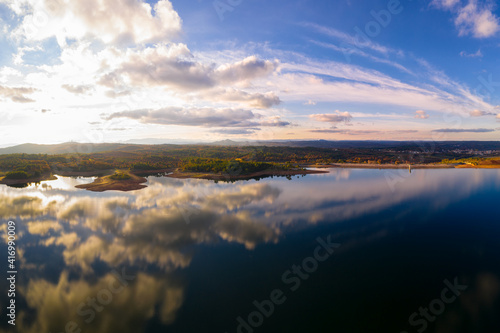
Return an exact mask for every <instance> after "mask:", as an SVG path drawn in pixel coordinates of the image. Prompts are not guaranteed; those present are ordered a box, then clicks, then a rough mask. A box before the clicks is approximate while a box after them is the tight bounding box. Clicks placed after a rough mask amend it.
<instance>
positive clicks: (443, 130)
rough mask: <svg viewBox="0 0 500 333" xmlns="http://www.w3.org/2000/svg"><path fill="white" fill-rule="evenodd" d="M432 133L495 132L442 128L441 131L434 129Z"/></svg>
mask: <svg viewBox="0 0 500 333" xmlns="http://www.w3.org/2000/svg"><path fill="white" fill-rule="evenodd" d="M433 132H439V133H490V132H495V130H494V129H489V128H469V129H467V128H463V129H462V128H459V129H456V128H442V129H436V130H433Z"/></svg>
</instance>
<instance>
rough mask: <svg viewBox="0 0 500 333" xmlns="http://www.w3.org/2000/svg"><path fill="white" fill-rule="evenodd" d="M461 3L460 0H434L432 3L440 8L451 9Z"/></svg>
mask: <svg viewBox="0 0 500 333" xmlns="http://www.w3.org/2000/svg"><path fill="white" fill-rule="evenodd" d="M459 3H460V0H433V1H432V2H431V4H432V5H434V6H436V7H438V8H444V9H450V8H453V7H455V6H456V5H458V4H459Z"/></svg>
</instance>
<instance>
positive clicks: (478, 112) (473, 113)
mask: <svg viewBox="0 0 500 333" xmlns="http://www.w3.org/2000/svg"><path fill="white" fill-rule="evenodd" d="M496 115H497V114H496V113H493V112H488V111H481V110H474V111H471V113H470V116H471V117H484V116H496Z"/></svg>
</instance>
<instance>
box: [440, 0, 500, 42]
mask: <svg viewBox="0 0 500 333" xmlns="http://www.w3.org/2000/svg"><path fill="white" fill-rule="evenodd" d="M432 4H434V5H435V6H436V7H438V8H440V9H443V10H449V11H451V12H453V13H454V14H455V15H456V18H455V26H456V28H457V29H458V32H459V35H460V36H466V35H472V36H474V37H475V38H487V37H493V36H495V35H496V34H497V32H498V31H500V21H499V18H498V17H497V16H496V15H495V14H494V13H493V6H492V3H491V2H488V3H484V4H479V3H478V1H477V0H469V2H468V3H467V5H465V6H462V5H461V3H460V1H459V0H434V1H433V2H432Z"/></svg>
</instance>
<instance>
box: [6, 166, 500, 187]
mask: <svg viewBox="0 0 500 333" xmlns="http://www.w3.org/2000/svg"><path fill="white" fill-rule="evenodd" d="M300 167H303V168H305V169H303V170H272V169H271V170H265V171H259V172H253V173H250V174H245V175H230V174H212V173H205V172H182V171H177V170H172V169H159V170H144V171H142V170H141V171H138V170H135V171H126V173H127V174H128V175H129V176H130V177H131V178H130V179H126V180H114V179H111V176H112V172H113V171H112V170H101V171H98V172H96V171H81V172H79V171H61V172H57V173H55V174H51V175H44V176H41V177H37V178H29V179H5V177H0V184H2V185H23V184H30V183H39V182H42V181H51V180H57V177H56V176H62V177H98V178H96V179H95V180H94V181H93V182H92V183H88V184H81V185H76V186H75V187H76V188H79V189H85V190H89V191H93V192H104V191H122V192H128V191H135V190H140V189H143V188H146V187H147V185H145V184H144V183H146V182H147V181H148V180H147V179H146V178H145V177H147V176H152V175H155V174H164V175H163V177H169V178H175V179H204V180H213V181H227V182H231V181H238V180H251V179H254V178H261V177H262V178H263V177H272V176H277V177H286V176H296V175H309V174H326V173H329V171H327V170H321V169H379V170H384V169H400V170H404V169H409V167H410V165H408V164H358V163H333V164H303V165H300ZM311 168H312V169H311ZM411 169H415V170H416V169H500V164H483V165H481V164H480V165H472V164H434V163H433V164H413V165H411ZM169 172H170V173H169ZM167 173H169V174H167Z"/></svg>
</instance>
